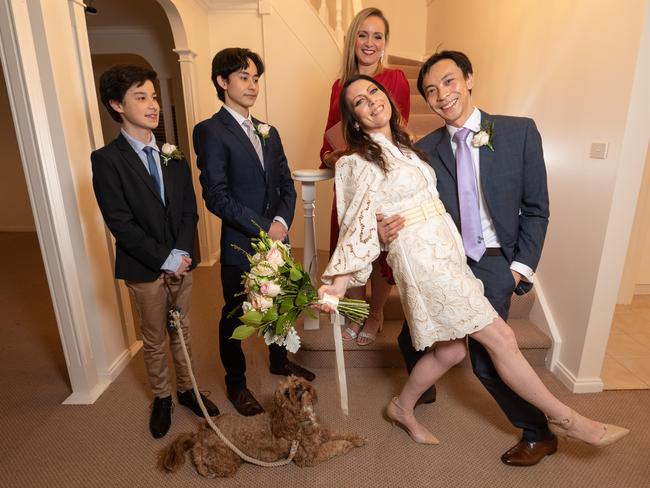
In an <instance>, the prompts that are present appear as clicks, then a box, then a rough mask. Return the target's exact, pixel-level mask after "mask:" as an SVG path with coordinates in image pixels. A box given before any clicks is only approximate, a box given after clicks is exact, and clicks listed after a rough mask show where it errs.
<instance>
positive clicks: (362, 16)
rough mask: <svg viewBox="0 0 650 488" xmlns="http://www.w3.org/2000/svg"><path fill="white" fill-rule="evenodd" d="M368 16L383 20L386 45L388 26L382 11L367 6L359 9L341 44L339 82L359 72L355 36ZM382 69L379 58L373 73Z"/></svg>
mask: <svg viewBox="0 0 650 488" xmlns="http://www.w3.org/2000/svg"><path fill="white" fill-rule="evenodd" d="M368 17H378V18H380V19H381V20H382V21H383V22H384V27H385V28H384V42H385V45H386V46H388V36H389V31H390V27H389V25H388V20H387V19H386V17H385V16H384V13H383V12H382V11H381V10H379V9H378V8H374V7H368V8H364V9H363V10H360V11H359V13H358V14H357V15H355V17H354V19H352V22H351V23H350V27H348V31H347V33H346V34H345V44H344V46H343V67H342V69H341V84H344V83H345V82H346V81H348V79H350V77H352V76H354V75H356V74H358V73H359V66H358V63H357V55H356V51H355V48H356V45H357V36H358V35H359V29H361V24H363V23H364V22H365V20H366V19H367V18H368ZM383 69H384V65H383V63H382V61H381V59H380V60H379V65H378V66H377V71H376V72H375V74H377V73H380V72H381V71H382V70H383Z"/></svg>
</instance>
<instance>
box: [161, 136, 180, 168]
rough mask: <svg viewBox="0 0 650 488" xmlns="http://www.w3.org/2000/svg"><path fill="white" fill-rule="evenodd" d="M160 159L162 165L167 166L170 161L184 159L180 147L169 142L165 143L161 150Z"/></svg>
mask: <svg viewBox="0 0 650 488" xmlns="http://www.w3.org/2000/svg"><path fill="white" fill-rule="evenodd" d="M160 158H161V160H162V164H164V165H165V166H167V163H168V162H169V160H170V159H183V153H182V151H181V150H180V149H178V147H176V146H174V145H173V144H170V143H168V142H166V143H164V144H163V145H162V147H161V148H160Z"/></svg>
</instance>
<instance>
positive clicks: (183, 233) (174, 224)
mask: <svg viewBox="0 0 650 488" xmlns="http://www.w3.org/2000/svg"><path fill="white" fill-rule="evenodd" d="M90 159H91V161H92V168H93V188H94V190H95V197H96V198H97V203H98V204H99V209H100V210H101V212H102V215H103V216H104V221H105V222H106V225H107V226H108V228H109V230H110V231H111V233H112V234H113V236H114V237H115V245H116V253H115V277H116V278H120V279H125V280H130V281H153V280H155V279H156V278H157V277H158V276H159V275H160V273H161V270H160V266H162V264H163V263H164V262H165V260H166V259H167V257H168V256H169V253H170V252H171V250H172V249H180V250H183V251H185V252H187V253H188V254H189V255H190V257H192V252H193V249H194V235H195V232H196V223H197V221H198V219H199V217H198V215H197V213H196V199H195V195H194V187H193V186H192V176H191V174H190V168H189V166H188V164H187V161H186V160H185V159H180V160H176V159H170V160H169V161H168V162H167V165H165V164H161V167H162V175H163V181H164V184H165V204H164V205H163V202H162V200H161V198H160V193H159V191H158V189H157V188H156V186H155V183H154V182H153V179H152V178H151V176H150V175H149V172H148V171H147V169H146V168H145V166H144V164H142V160H141V159H140V158H139V157H138V155H137V154H136V153H135V151H134V150H133V148H132V147H131V146H130V144H129V143H128V141H127V140H126V139H125V138H124V136H123V135H122V134H120V135H119V137H118V138H117V139H115V140H114V141H113V142H111V143H110V144H108V145H106V146H104V147H103V148H101V149H98V150H97V151H93V153H92V154H91V156H90ZM193 261H194V260H193ZM192 266H195V263H194V262H192Z"/></svg>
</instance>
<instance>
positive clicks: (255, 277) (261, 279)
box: [231, 229, 368, 353]
mask: <svg viewBox="0 0 650 488" xmlns="http://www.w3.org/2000/svg"><path fill="white" fill-rule="evenodd" d="M251 245H252V247H253V250H254V252H255V254H250V253H248V252H246V251H244V250H243V249H241V248H239V250H241V251H242V252H243V253H245V254H246V256H247V258H248V262H249V263H250V266H251V270H250V271H249V272H247V273H244V274H243V275H242V283H243V284H244V293H245V294H246V301H244V303H243V304H242V307H241V309H242V310H241V311H242V315H241V316H240V317H239V320H241V322H242V325H240V326H239V327H237V328H236V329H235V330H234V332H233V334H232V337H231V339H239V340H242V339H246V338H247V337H249V336H251V335H253V334H254V333H255V332H257V334H258V335H263V336H264V342H266V344H267V345H269V344H278V345H279V346H284V347H286V348H287V350H288V351H289V352H292V353H293V352H296V351H297V350H298V349H299V348H300V337H299V336H298V333H297V332H296V329H295V327H294V324H295V322H296V320H297V319H298V316H299V315H300V314H301V313H302V312H303V311H307V312H308V313H312V312H311V310H310V309H309V306H310V305H312V304H314V303H318V301H319V299H318V294H317V293H316V289H315V288H314V286H313V285H312V283H311V278H310V276H309V273H307V272H305V271H303V269H302V266H301V264H300V263H296V262H295V261H294V260H293V259H292V258H291V253H290V250H289V246H287V245H285V244H283V243H282V242H280V241H274V240H273V239H271V238H270V237H269V236H268V234H267V233H266V232H264V231H263V230H261V229H260V234H259V237H256V238H254V239H252V242H251ZM337 309H338V312H339V313H340V314H341V315H344V316H345V317H348V318H349V319H351V320H353V321H355V322H362V321H363V320H365V319H366V318H367V317H368V304H367V303H366V302H365V301H363V300H353V299H349V298H342V299H340V300H339V302H338V308H337ZM237 312H238V309H236V310H234V311H233V312H231V313H233V314H234V313H237Z"/></svg>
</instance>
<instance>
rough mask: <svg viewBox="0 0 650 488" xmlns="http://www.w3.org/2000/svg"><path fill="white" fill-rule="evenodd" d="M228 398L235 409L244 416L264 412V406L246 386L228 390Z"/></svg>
mask: <svg viewBox="0 0 650 488" xmlns="http://www.w3.org/2000/svg"><path fill="white" fill-rule="evenodd" d="M228 400H230V402H231V403H232V404H233V405H234V406H235V409H237V411H238V412H239V413H240V414H242V415H245V416H246V417H250V416H252V415H257V414H260V413H263V412H264V408H262V405H260V404H259V402H258V401H257V400H255V397H254V396H253V394H252V393H251V392H250V390H249V389H248V388H245V387H244V388H242V389H241V390H235V391H231V390H228Z"/></svg>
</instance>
